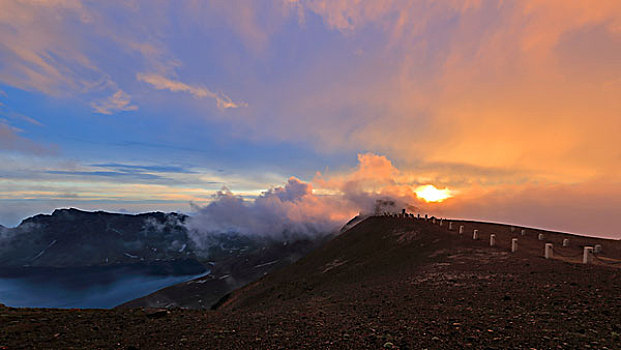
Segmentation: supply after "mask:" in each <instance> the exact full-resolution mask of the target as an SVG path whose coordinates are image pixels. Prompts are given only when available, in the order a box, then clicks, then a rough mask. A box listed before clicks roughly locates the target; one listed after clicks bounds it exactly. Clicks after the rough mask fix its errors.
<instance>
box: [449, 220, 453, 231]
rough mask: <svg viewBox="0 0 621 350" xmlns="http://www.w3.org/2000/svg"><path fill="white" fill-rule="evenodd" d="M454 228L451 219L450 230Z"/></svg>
mask: <svg viewBox="0 0 621 350" xmlns="http://www.w3.org/2000/svg"><path fill="white" fill-rule="evenodd" d="M452 229H453V222H452V221H449V231H450V230H452Z"/></svg>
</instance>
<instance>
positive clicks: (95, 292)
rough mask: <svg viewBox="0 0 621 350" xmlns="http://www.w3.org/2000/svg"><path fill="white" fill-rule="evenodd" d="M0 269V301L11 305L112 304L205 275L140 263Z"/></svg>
mask: <svg viewBox="0 0 621 350" xmlns="http://www.w3.org/2000/svg"><path fill="white" fill-rule="evenodd" d="M4 272H5V273H0V303H2V304H5V305H6V306H11V307H44V308H113V307H115V306H117V305H119V304H122V303H124V302H127V301H130V300H133V299H136V298H139V297H142V296H145V295H147V294H150V293H153V292H155V291H157V290H159V289H162V288H165V287H168V286H171V285H174V284H177V283H180V282H184V281H189V280H192V279H194V278H198V277H201V276H205V275H207V274H209V271H202V272H201V273H194V274H184V275H165V274H162V273H161V271H157V272H156V273H153V271H152V269H151V268H149V267H144V266H130V267H128V266H118V267H117V266H112V267H106V268H93V269H89V268H78V269H21V270H19V271H17V272H16V271H11V273H7V272H6V271H4Z"/></svg>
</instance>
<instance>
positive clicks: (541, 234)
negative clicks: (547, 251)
mask: <svg viewBox="0 0 621 350" xmlns="http://www.w3.org/2000/svg"><path fill="white" fill-rule="evenodd" d="M537 239H538V240H540V241H543V233H540V234H539V235H538V236H537Z"/></svg>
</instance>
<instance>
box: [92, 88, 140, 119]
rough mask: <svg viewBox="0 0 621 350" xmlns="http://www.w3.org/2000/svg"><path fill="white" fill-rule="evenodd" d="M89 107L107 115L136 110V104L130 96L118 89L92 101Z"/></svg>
mask: <svg viewBox="0 0 621 350" xmlns="http://www.w3.org/2000/svg"><path fill="white" fill-rule="evenodd" d="M91 107H92V108H93V110H94V111H95V112H96V113H99V114H108V115H110V114H115V113H118V112H126V111H136V110H138V106H136V105H133V104H132V102H131V97H130V96H129V95H128V94H127V93H126V92H125V91H123V90H118V91H117V92H115V93H114V94H112V96H110V97H108V98H106V99H103V100H99V101H95V102H92V103H91Z"/></svg>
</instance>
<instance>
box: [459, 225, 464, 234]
mask: <svg viewBox="0 0 621 350" xmlns="http://www.w3.org/2000/svg"><path fill="white" fill-rule="evenodd" d="M463 233H464V225H459V234H460V235H461V234H463Z"/></svg>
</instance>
